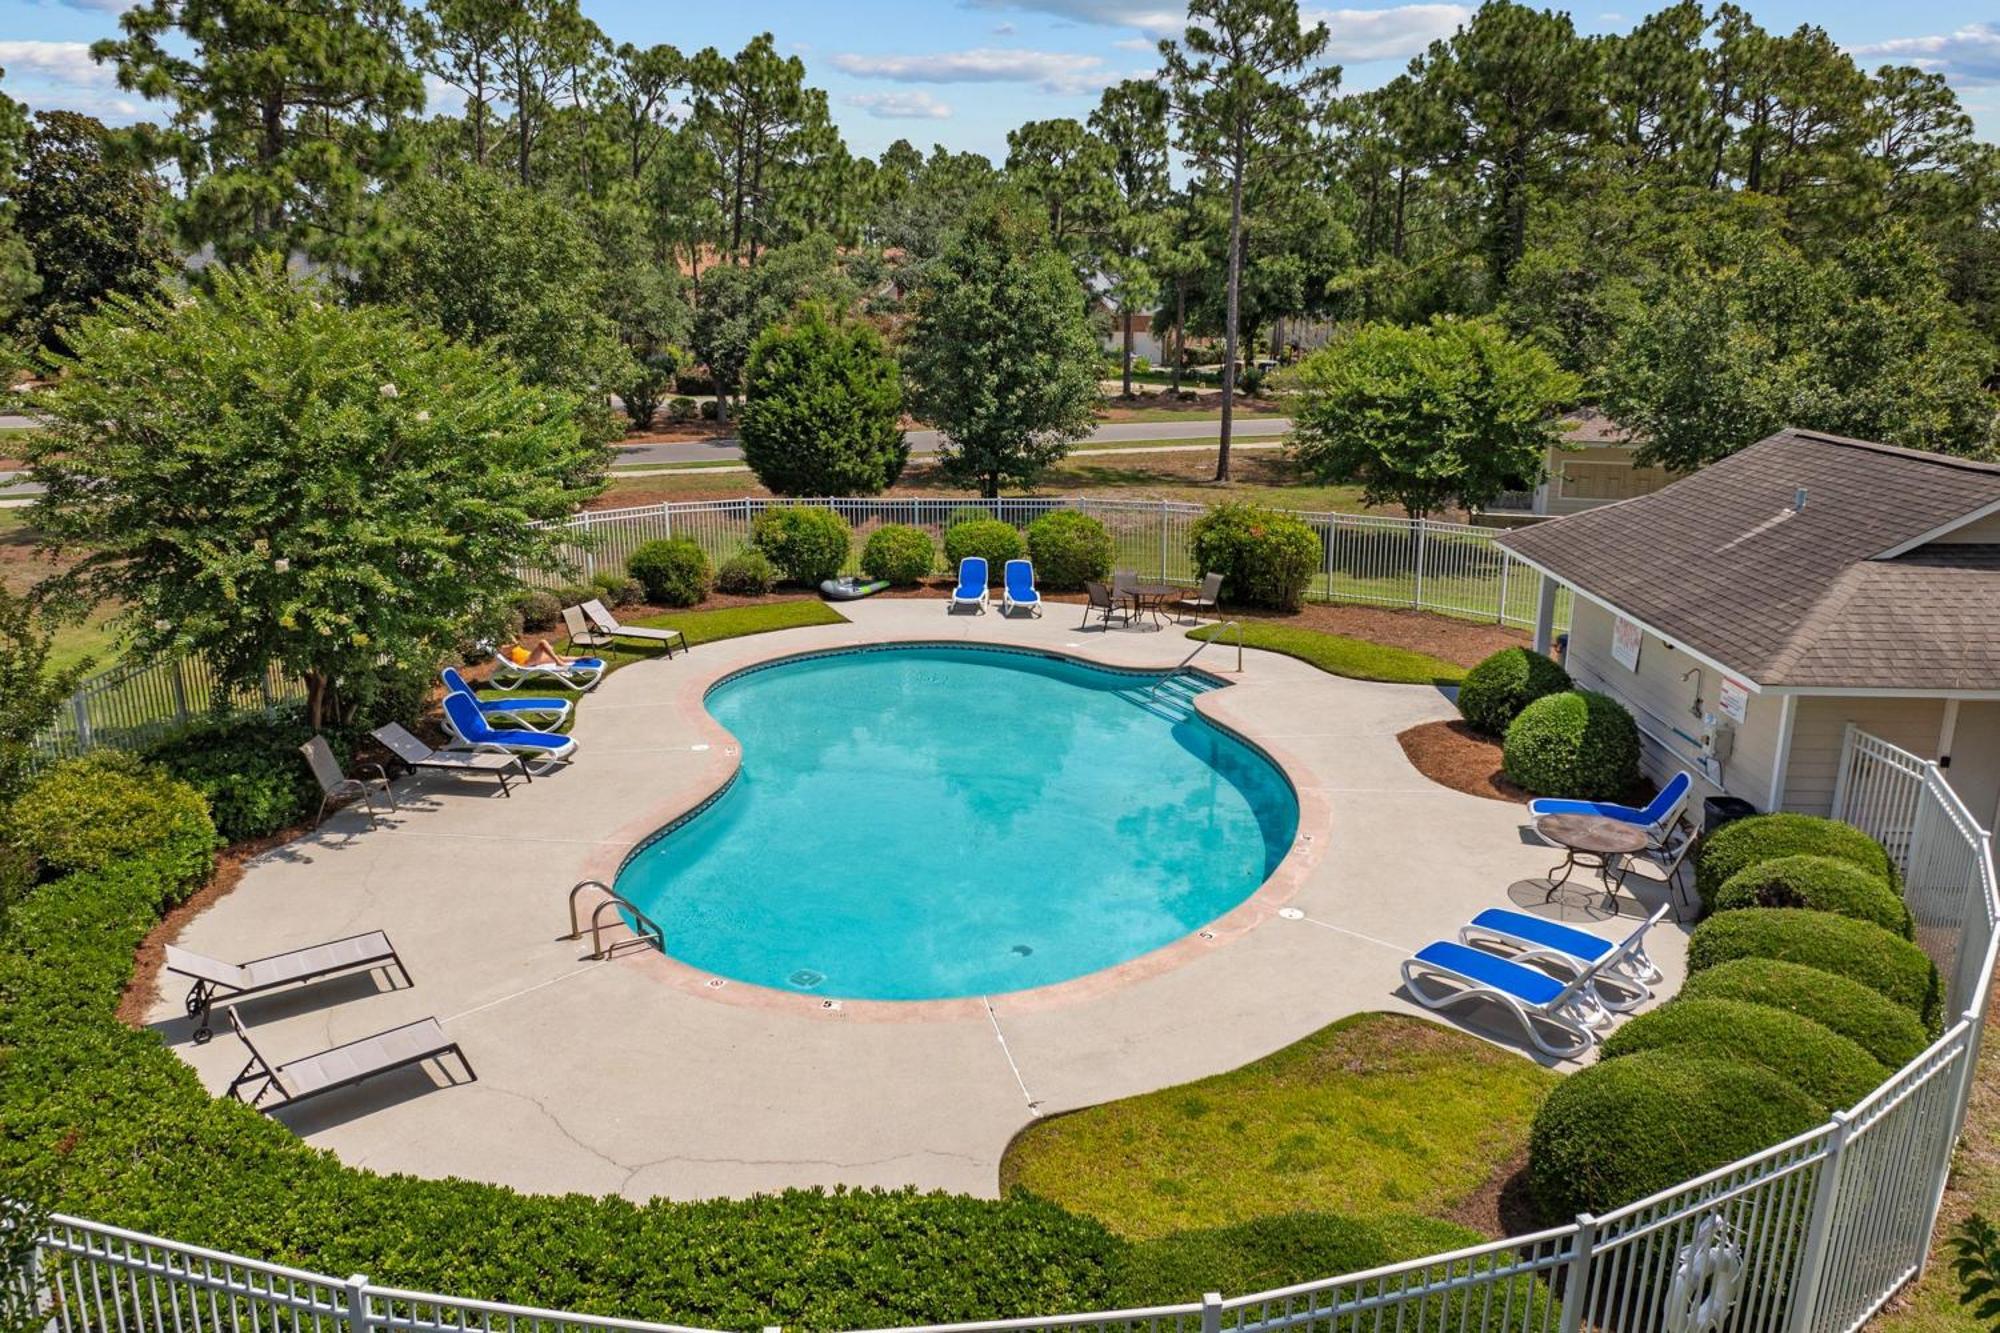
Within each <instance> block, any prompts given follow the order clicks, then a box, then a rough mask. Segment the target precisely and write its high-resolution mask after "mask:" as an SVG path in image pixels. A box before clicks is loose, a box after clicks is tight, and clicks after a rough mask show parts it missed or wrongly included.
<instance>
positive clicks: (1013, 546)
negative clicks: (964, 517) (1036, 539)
mask: <svg viewBox="0 0 2000 1333" xmlns="http://www.w3.org/2000/svg"><path fill="white" fill-rule="evenodd" d="M1027 550H1028V544H1027V543H1026V542H1025V541H1023V540H1022V539H1021V530H1020V529H1019V528H1017V527H1015V526H1014V525H1013V524H1012V523H1006V522H1002V521H1001V520H1000V519H997V518H975V519H972V520H970V521H967V522H963V523H954V524H952V525H951V526H950V527H948V528H946V529H945V531H944V560H945V563H946V564H947V565H949V566H951V572H952V573H954V574H956V573H957V572H958V562H959V561H961V560H963V559H965V558H966V557H967V556H975V555H976V556H984V557H985V558H986V581H987V582H988V583H998V582H1000V581H1001V580H1002V579H1003V578H1005V577H1006V575H1007V562H1008V561H1009V560H1019V559H1020V558H1021V557H1022V556H1023V555H1025V554H1027Z"/></svg>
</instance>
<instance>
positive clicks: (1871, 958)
mask: <svg viewBox="0 0 2000 1333" xmlns="http://www.w3.org/2000/svg"><path fill="white" fill-rule="evenodd" d="M1732 958H1776V959H1778V960H1780V961H1782V962H1787V963H1804V964H1805V965H1806V966H1807V967H1816V968H1819V969H1820V970H1822V971H1825V972H1834V973H1838V974H1839V975H1841V976H1844V977H1851V978H1853V979H1854V980H1855V981H1858V982H1861V983H1862V984H1863V985H1865V986H1869V987H1872V988H1873V989H1875V990H1877V991H1880V992H1881V993H1882V994H1884V995H1886V996H1888V997H1889V998H1890V999H1892V1000H1894V1001H1895V1002H1896V1003H1898V1004H1900V1005H1902V1006H1903V1007H1904V1008H1906V1009H1908V1010H1909V1011H1910V1012H1911V1013H1913V1014H1915V1015H1916V1016H1917V1017H1918V1018H1920V1019H1922V1020H1923V1024H1924V1027H1925V1029H1926V1030H1927V1031H1928V1032H1930V1034H1931V1035H1932V1036H1936V1035H1937V1034H1938V1033H1939V1032H1942V1031H1943V1030H1944V1027H1943V1023H1942V1021H1941V1014H1940V1009H1941V1007H1942V1004H1943V995H1942V992H1941V990H1940V987H1939V982H1938V972H1937V968H1936V967H1935V966H1934V965H1933V964H1932V963H1931V960H1930V959H1929V958H1927V957H1925V956H1924V951H1923V950H1922V949H1919V948H1918V947H1917V946H1916V945H1914V944H1912V943H1910V942H1909V941H1908V940H1906V939H1902V938H1900V937H1899V936H1896V935H1894V934H1891V933H1890V932H1889V931H1886V930H1884V929H1882V927H1880V926H1877V925H1872V924H1870V923H1869V922H1866V921H1856V920H1853V919H1852V918H1850V917H1844V916H1834V915H1832V914H1831V913H1829V912H1808V911H1800V910H1799V909H1797V908H1789V907H1751V908H1745V909H1743V910H1741V911H1736V912H1724V913H1722V914H1721V915H1720V916H1712V917H1710V918H1709V919H1708V920H1706V921H1704V922H1702V923H1701V924H1700V925H1699V926H1696V927H1695V929H1694V934H1692V935H1690V936H1689V937H1688V956H1687V966H1688V973H1689V975H1690V976H1692V975H1693V974H1695V973H1697V972H1701V971H1703V970H1705V969H1707V968H1711V967H1714V966H1715V965H1716V964H1718V963H1726V962H1728V961H1729V960H1730V959H1732Z"/></svg>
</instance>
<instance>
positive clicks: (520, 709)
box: [438, 667, 570, 731]
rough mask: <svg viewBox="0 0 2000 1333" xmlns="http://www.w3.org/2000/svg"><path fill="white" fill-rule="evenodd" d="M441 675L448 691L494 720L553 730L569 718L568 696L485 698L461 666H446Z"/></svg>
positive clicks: (536, 728) (446, 691)
mask: <svg viewBox="0 0 2000 1333" xmlns="http://www.w3.org/2000/svg"><path fill="white" fill-rule="evenodd" d="M438 675H439V677H440V678H441V679H442V680H443V681H444V688H445V693H447V694H462V695H464V696H465V697H466V698H468V699H470V700H472V702H473V703H474V705H476V706H477V707H478V709H479V711H480V712H482V713H484V714H486V718H487V720H488V721H490V722H500V723H503V724H510V725H516V726H523V727H526V728H528V729H529V730H530V731H553V730H555V729H556V728H557V727H559V726H561V725H562V724H563V721H564V720H565V719H566V718H568V717H569V710H570V701H569V700H567V699H554V698H549V699H538V698H532V697H531V698H513V699H482V698H480V697H479V695H478V693H477V692H476V691H474V690H473V688H472V686H470V685H468V684H467V683H466V681H465V677H464V676H461V675H459V674H458V668H457V667H446V668H445V669H444V670H443V671H441V672H439V673H438ZM537 718H539V719H541V722H540V725H537V723H536V719H537Z"/></svg>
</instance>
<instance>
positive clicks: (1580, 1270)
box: [1561, 1213, 1597, 1333]
mask: <svg viewBox="0 0 2000 1333" xmlns="http://www.w3.org/2000/svg"><path fill="white" fill-rule="evenodd" d="M1596 1246H1597V1219H1596V1218H1595V1217H1592V1216H1591V1215H1590V1214H1589V1213H1578V1214H1577V1215H1576V1235H1575V1236H1574V1237H1572V1238H1571V1240H1570V1243H1569V1265H1568V1267H1566V1268H1565V1269H1564V1270H1563V1292H1562V1303H1563V1304H1562V1322H1561V1333H1577V1329H1579V1328H1580V1327H1582V1325H1583V1303H1584V1299H1585V1298H1586V1296H1588V1294H1589V1292H1590V1255H1591V1251H1592V1250H1594V1249H1595V1248H1596Z"/></svg>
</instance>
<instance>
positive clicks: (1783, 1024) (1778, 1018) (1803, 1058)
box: [1603, 998, 1889, 1110]
mask: <svg viewBox="0 0 2000 1333" xmlns="http://www.w3.org/2000/svg"><path fill="white" fill-rule="evenodd" d="M1662 1049H1668V1050H1676V1051H1688V1052H1692V1053H1693V1054H1696V1055H1712V1056H1715V1057H1716V1058H1718V1059H1724V1060H1742V1061H1745V1062H1747V1063H1749V1064H1753V1065H1760V1066H1762V1067H1763V1068H1765V1069H1768V1070H1770V1071H1771V1072H1772V1073H1773V1074H1776V1075H1778V1077H1780V1078H1782V1079H1784V1080H1785V1082H1787V1083H1789V1084H1791V1085H1792V1086H1793V1087H1795V1088H1797V1089H1798V1090H1799V1091H1800V1092H1803V1093H1804V1094H1805V1095H1806V1096H1808V1097H1810V1098H1812V1099H1813V1100H1814V1101H1816V1102H1818V1103H1819V1104H1820V1105H1822V1106H1826V1107H1831V1108H1833V1109H1835V1110H1843V1109H1845V1108H1847V1107H1850V1106H1852V1105H1854V1104H1855V1103H1856V1102H1858V1101H1860V1100H1861V1099H1862V1098H1863V1097H1866V1096H1867V1095H1868V1094H1869V1093H1871V1092H1873V1091H1874V1090H1875V1088H1876V1085H1878V1084H1880V1083H1881V1081H1882V1080H1883V1079H1885V1078H1887V1077H1888V1076H1889V1070H1888V1069H1887V1068H1886V1067H1885V1066H1884V1065H1883V1064H1882V1062H1881V1061H1879V1060H1877V1059H1876V1058H1875V1057H1874V1056H1872V1055H1870V1054H1869V1053H1868V1052H1867V1051H1865V1050H1863V1049H1862V1048H1861V1047H1860V1046H1859V1045H1857V1044H1856V1043H1854V1042H1852V1041H1849V1040H1848V1039H1847V1038H1846V1037H1843V1036H1841V1035H1840V1034H1839V1033H1837V1032H1834V1031H1832V1030H1831V1029H1828V1028H1824V1027H1821V1026H1820V1025H1819V1024H1818V1023H1815V1022H1813V1020H1812V1019H1810V1018H1804V1017H1801V1016H1800V1015H1798V1014H1791V1013H1786V1012H1785V1011H1784V1010H1783V1009H1773V1008H1771V1007H1770V1006H1768V1005H1762V1004H1751V1003H1749V1002H1747V1001H1744V1000H1713V999H1710V1000H1700V999H1692V1000H1691V999H1685V998H1683V999H1677V1000H1675V1001H1674V1002H1673V1003H1672V1004H1669V1005H1667V1006H1665V1007H1664V1008H1660V1009H1655V1010H1653V1011H1652V1012H1651V1013H1649V1014H1640V1015H1639V1016H1638V1017H1637V1018H1635V1019H1633V1020H1632V1021H1631V1022H1629V1023H1627V1024H1625V1025H1624V1026H1623V1027H1621V1028H1619V1029H1618V1030H1617V1031H1616V1032H1614V1033H1612V1034H1611V1036H1610V1037H1608V1038H1606V1040H1605V1042H1604V1050H1603V1056H1604V1058H1605V1059H1616V1058H1617V1057H1619V1056H1622V1055H1633V1054H1636V1053H1638V1052H1639V1051H1655V1050H1662Z"/></svg>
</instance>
